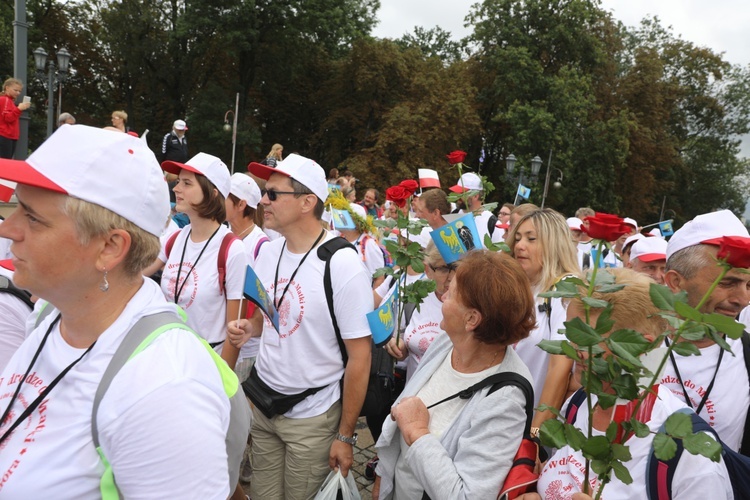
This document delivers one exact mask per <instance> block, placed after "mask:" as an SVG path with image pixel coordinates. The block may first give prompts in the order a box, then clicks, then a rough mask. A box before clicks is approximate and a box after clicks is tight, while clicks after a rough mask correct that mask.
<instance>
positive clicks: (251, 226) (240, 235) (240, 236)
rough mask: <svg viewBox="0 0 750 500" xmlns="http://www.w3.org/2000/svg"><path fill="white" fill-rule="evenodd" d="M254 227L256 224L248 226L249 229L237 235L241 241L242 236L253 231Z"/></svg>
mask: <svg viewBox="0 0 750 500" xmlns="http://www.w3.org/2000/svg"><path fill="white" fill-rule="evenodd" d="M254 227H255V224H250V225H249V226H247V227H246V228H245V230H244V231H242V232H241V233H239V234H238V235H237V237H238V238H239V239H242V235H243V234H245V233H246V232H248V231H249V230H251V229H252V228H254Z"/></svg>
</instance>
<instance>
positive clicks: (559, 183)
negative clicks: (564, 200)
mask: <svg viewBox="0 0 750 500" xmlns="http://www.w3.org/2000/svg"><path fill="white" fill-rule="evenodd" d="M552 170H557V172H558V173H559V174H560V177H558V179H557V180H556V181H555V182H554V183H553V184H552V186H553V187H554V188H555V189H559V188H560V186H562V180H563V173H562V170H560V169H559V168H555V167H553V166H552V150H551V149H550V150H549V159H548V160H547V176H546V177H545V179H544V193H543V194H542V208H544V201H545V200H546V199H547V191H548V190H549V177H550V174H551V173H552Z"/></svg>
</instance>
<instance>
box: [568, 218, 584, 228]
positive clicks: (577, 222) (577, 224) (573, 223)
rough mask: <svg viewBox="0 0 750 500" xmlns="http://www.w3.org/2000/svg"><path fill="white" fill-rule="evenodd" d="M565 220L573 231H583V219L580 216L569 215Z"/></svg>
mask: <svg viewBox="0 0 750 500" xmlns="http://www.w3.org/2000/svg"><path fill="white" fill-rule="evenodd" d="M565 222H567V223H568V227H569V228H570V229H572V230H573V231H581V226H582V225H583V221H582V220H581V219H579V218H578V217H568V218H567V219H566V220H565Z"/></svg>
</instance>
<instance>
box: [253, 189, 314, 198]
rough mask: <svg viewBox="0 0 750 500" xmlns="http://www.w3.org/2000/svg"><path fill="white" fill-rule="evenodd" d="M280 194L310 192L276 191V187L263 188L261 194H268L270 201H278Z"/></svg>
mask: <svg viewBox="0 0 750 500" xmlns="http://www.w3.org/2000/svg"><path fill="white" fill-rule="evenodd" d="M280 194H308V193H301V192H299V191H276V190H275V189H261V190H260V195H261V197H262V196H268V200H269V201H276V199H277V198H278V197H279V195H280Z"/></svg>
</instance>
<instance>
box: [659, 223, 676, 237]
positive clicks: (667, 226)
mask: <svg viewBox="0 0 750 500" xmlns="http://www.w3.org/2000/svg"><path fill="white" fill-rule="evenodd" d="M659 231H661V235H662V236H664V237H665V238H666V237H667V236H672V235H673V234H674V229H673V228H672V220H671V219H670V220H665V221H662V222H660V223H659Z"/></svg>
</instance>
